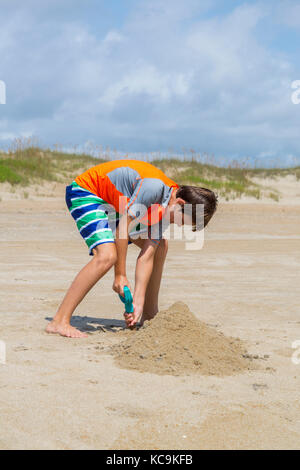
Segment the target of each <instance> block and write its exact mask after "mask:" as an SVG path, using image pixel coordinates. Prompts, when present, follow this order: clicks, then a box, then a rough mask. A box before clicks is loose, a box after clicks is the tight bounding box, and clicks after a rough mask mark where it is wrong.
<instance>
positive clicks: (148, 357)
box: [112, 302, 252, 377]
mask: <svg viewBox="0 0 300 470" xmlns="http://www.w3.org/2000/svg"><path fill="white" fill-rule="evenodd" d="M112 353H113V355H114V356H115V358H116V363H117V364H118V365H119V366H120V367H123V368H125V369H134V370H138V371H140V372H143V373H145V372H151V373H154V374H158V375H175V376H177V375H190V374H202V375H214V376H217V377H222V376H224V375H233V374H237V373H242V372H244V371H245V370H251V365H252V364H251V360H250V356H249V354H248V353H247V351H246V348H245V346H244V345H243V343H242V342H241V340H240V339H239V338H230V337H226V336H225V335H224V334H223V333H220V332H218V331H217V330H216V329H215V328H212V327H210V326H208V325H206V324H205V323H204V322H200V321H199V320H198V319H197V318H196V317H195V316H194V315H193V314H192V313H191V312H190V310H189V308H188V306H187V305H186V304H184V303H183V302H176V303H175V304H173V305H172V306H171V307H170V308H168V309H167V310H164V311H161V312H159V314H158V315H157V316H156V318H154V319H153V320H152V321H146V322H145V323H144V325H143V326H142V327H141V328H140V329H138V330H136V331H128V330H127V331H126V340H124V341H123V342H121V343H120V344H117V345H115V346H113V347H112Z"/></svg>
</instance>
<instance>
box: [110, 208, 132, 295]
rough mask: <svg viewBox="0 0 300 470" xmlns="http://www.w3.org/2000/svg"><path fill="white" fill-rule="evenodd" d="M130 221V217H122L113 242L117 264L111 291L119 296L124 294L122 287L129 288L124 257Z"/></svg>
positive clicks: (125, 255)
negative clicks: (114, 243)
mask: <svg viewBox="0 0 300 470" xmlns="http://www.w3.org/2000/svg"><path fill="white" fill-rule="evenodd" d="M132 220H133V218H132V217H130V216H128V215H124V216H123V217H122V218H121V220H120V222H119V225H118V227H117V230H116V240H115V242H116V249H117V262H116V264H115V280H114V283H113V290H114V291H115V292H117V293H118V294H121V295H123V294H124V286H128V287H129V288H130V284H129V281H128V279H127V275H126V257H127V249H128V226H129V224H130V222H131V221H132Z"/></svg>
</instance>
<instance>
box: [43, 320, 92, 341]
mask: <svg viewBox="0 0 300 470" xmlns="http://www.w3.org/2000/svg"><path fill="white" fill-rule="evenodd" d="M46 332H47V333H50V334H58V335H61V336H65V337H67V338H87V337H88V335H87V334H85V333H82V332H81V331H79V330H77V328H74V326H71V325H70V324H67V323H56V322H55V321H52V322H51V323H49V325H47V328H46Z"/></svg>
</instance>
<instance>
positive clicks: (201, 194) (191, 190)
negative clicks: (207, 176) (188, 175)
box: [176, 186, 218, 232]
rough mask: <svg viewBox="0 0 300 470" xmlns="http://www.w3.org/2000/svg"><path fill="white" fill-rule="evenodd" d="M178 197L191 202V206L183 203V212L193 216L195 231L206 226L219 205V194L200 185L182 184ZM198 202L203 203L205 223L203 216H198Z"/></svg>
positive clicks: (188, 202)
mask: <svg viewBox="0 0 300 470" xmlns="http://www.w3.org/2000/svg"><path fill="white" fill-rule="evenodd" d="M176 197H180V198H181V199H183V200H184V201H185V202H186V203H187V204H191V206H186V205H183V206H182V212H184V214H187V215H190V216H191V217H192V225H193V228H192V230H193V232H195V231H196V230H202V229H203V228H204V227H206V225H207V224H208V222H209V221H210V219H211V218H212V216H213V215H214V213H215V211H216V209H217V205H218V196H217V194H215V193H214V192H213V191H211V190H210V189H207V188H200V187H199V186H180V187H179V189H178V190H177V192H176ZM198 204H203V206H204V207H203V211H204V212H203V215H204V225H203V220H202V217H200V218H199V217H198V218H197V205H198ZM185 206H186V207H185ZM198 214H199V212H198ZM198 219H200V220H198Z"/></svg>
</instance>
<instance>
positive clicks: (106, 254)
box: [94, 244, 117, 268]
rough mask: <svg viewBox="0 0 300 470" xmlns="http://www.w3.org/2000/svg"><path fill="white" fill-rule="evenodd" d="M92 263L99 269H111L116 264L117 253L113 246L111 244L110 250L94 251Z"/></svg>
mask: <svg viewBox="0 0 300 470" xmlns="http://www.w3.org/2000/svg"><path fill="white" fill-rule="evenodd" d="M94 261H95V263H96V264H97V265H98V266H99V268H103V266H105V267H106V268H112V267H113V266H114V265H115V264H116V262H117V251H116V247H115V245H114V244H112V246H111V249H105V250H101V249H97V250H95V255H94Z"/></svg>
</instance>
